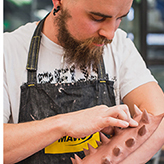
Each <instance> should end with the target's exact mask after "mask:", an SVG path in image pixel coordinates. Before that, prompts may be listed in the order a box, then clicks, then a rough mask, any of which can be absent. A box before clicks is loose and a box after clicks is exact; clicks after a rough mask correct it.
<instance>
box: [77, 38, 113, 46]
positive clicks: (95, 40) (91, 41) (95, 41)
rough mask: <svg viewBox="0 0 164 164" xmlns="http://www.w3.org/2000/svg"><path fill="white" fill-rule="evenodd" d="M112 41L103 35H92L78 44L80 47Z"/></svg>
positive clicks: (105, 43)
mask: <svg viewBox="0 0 164 164" xmlns="http://www.w3.org/2000/svg"><path fill="white" fill-rule="evenodd" d="M111 42H112V40H109V39H107V38H105V37H92V38H89V39H86V40H85V41H83V42H81V43H80V44H79V45H80V47H81V48H84V47H86V46H87V47H93V45H102V46H104V45H107V44H110V43H111Z"/></svg>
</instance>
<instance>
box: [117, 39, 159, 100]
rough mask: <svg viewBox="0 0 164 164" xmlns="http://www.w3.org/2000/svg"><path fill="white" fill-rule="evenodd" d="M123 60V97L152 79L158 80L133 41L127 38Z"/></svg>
mask: <svg viewBox="0 0 164 164" xmlns="http://www.w3.org/2000/svg"><path fill="white" fill-rule="evenodd" d="M122 55H123V57H122V61H121V62H120V63H121V64H120V69H119V72H120V73H119V75H120V77H119V79H120V84H119V87H120V96H121V99H123V98H124V97H125V96H126V95H127V94H128V93H129V92H131V91H132V90H134V89H135V88H137V87H139V86H141V85H143V84H146V83H148V82H151V81H156V80H155V78H154V77H153V76H152V75H151V72H150V71H149V70H148V69H147V67H146V64H145V62H144V60H143V58H142V57H141V55H140V54H139V52H138V51H137V49H136V48H135V46H134V44H133V42H132V41H131V40H130V39H128V38H125V41H124V47H123V53H122Z"/></svg>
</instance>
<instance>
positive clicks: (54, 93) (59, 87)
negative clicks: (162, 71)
mask: <svg viewBox="0 0 164 164" xmlns="http://www.w3.org/2000/svg"><path fill="white" fill-rule="evenodd" d="M52 2H53V5H54V8H53V10H52V12H51V13H50V14H49V15H48V16H47V17H46V18H45V19H44V20H42V21H40V22H39V23H36V22H34V23H29V24H27V25H26V26H23V27H21V28H20V29H18V30H16V31H15V32H13V33H11V34H8V33H6V34H5V37H4V45H5V48H4V123H5V124H4V163H16V162H19V161H21V162H20V163H71V161H70V157H72V156H73V153H77V154H78V155H79V156H80V157H83V152H82V149H83V148H86V145H87V143H89V144H91V145H92V146H93V147H96V145H95V140H98V139H99V135H98V133H96V132H99V131H103V132H104V133H107V134H111V129H112V127H113V126H118V127H123V128H125V127H128V126H132V127H135V126H137V123H136V122H135V121H134V120H133V119H131V117H130V112H131V114H132V115H133V113H134V108H133V106H134V104H136V105H137V106H138V107H139V108H140V109H141V110H143V109H147V111H148V112H150V113H152V114H155V115H157V114H160V113H162V112H163V109H164V96H163V92H162V90H161V89H160V88H159V86H158V84H157V83H156V81H155V80H154V78H153V77H152V76H151V75H150V72H149V71H148V70H147V69H146V67H145V64H144V62H143V60H142V58H141V57H140V55H139V54H138V52H137V51H136V49H135V47H134V46H133V44H132V43H131V41H130V40H129V39H127V38H126V34H125V33H124V32H123V31H122V30H120V29H118V27H119V24H120V22H121V20H122V18H123V17H125V16H126V15H127V14H128V12H129V9H130V7H131V5H132V0H123V1H119V0H115V1H113V0H101V1H98V0H90V1H87V0H53V1H52ZM36 24H37V25H38V26H36ZM40 35H41V36H42V38H41V37H40ZM32 36H33V37H32ZM31 38H32V39H31ZM28 52H29V54H28ZM102 57H103V60H102ZM26 65H27V66H26ZM20 86H21V91H20ZM20 92H21V96H20ZM120 98H121V99H122V101H123V102H124V103H125V104H126V105H119V104H120ZM19 107H20V109H19ZM129 109H130V112H129ZM12 123H15V124H12ZM163 126H164V122H162V123H161V124H160V126H159V128H158V129H157V131H156V132H155V133H154V134H153V136H152V137H151V138H150V140H148V141H147V142H145V144H144V145H143V146H142V147H141V148H140V149H141V150H142V153H141V150H140V149H138V150H137V151H136V152H134V153H133V154H131V156H129V157H128V158H126V159H125V160H124V161H123V162H122V163H126V164H127V163H131V160H132V159H133V158H135V161H136V164H137V163H145V162H146V161H148V160H149V159H150V158H151V157H152V156H153V155H154V154H155V152H157V151H158V150H159V149H160V148H161V146H162V145H163V143H164V139H163V138H164V137H163V134H162V128H163ZM152 140H153V142H157V144H156V146H155V147H154V145H152V143H151V142H152ZM149 149H152V151H151V152H149V153H148V154H147V156H146V158H145V154H144V153H143V152H146V153H147V150H149ZM138 155H139V157H140V158H139V159H138ZM136 156H137V157H136ZM133 161H134V160H133Z"/></svg>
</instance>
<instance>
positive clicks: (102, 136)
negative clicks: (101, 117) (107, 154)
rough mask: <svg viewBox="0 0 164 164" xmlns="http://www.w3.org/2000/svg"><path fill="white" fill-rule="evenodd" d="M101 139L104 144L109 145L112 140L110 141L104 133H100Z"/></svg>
mask: <svg viewBox="0 0 164 164" xmlns="http://www.w3.org/2000/svg"><path fill="white" fill-rule="evenodd" d="M100 138H101V141H102V143H103V144H107V143H108V142H109V141H110V139H108V138H107V137H106V136H105V135H104V134H103V133H101V132H100Z"/></svg>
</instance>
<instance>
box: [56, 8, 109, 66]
mask: <svg viewBox="0 0 164 164" xmlns="http://www.w3.org/2000/svg"><path fill="white" fill-rule="evenodd" d="M69 18H71V15H70V14H69V12H68V10H67V9H65V10H63V9H61V12H60V13H59V15H58V16H57V17H56V19H55V23H57V26H58V34H57V36H56V37H57V39H58V41H59V43H60V44H61V46H62V47H63V48H64V60H65V61H66V62H67V63H68V64H75V67H77V68H81V67H86V68H90V66H91V65H92V66H93V69H96V68H97V64H98V63H99V62H100V59H101V56H102V54H103V51H104V46H105V45H107V44H108V43H111V42H112V40H108V39H106V38H105V37H92V38H88V39H86V40H84V41H79V40H77V39H75V38H74V37H73V36H72V35H71V34H70V32H69V31H68V30H67V25H66V21H67V20H68V19H69ZM94 43H95V44H100V45H103V46H100V47H99V46H95V45H94Z"/></svg>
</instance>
